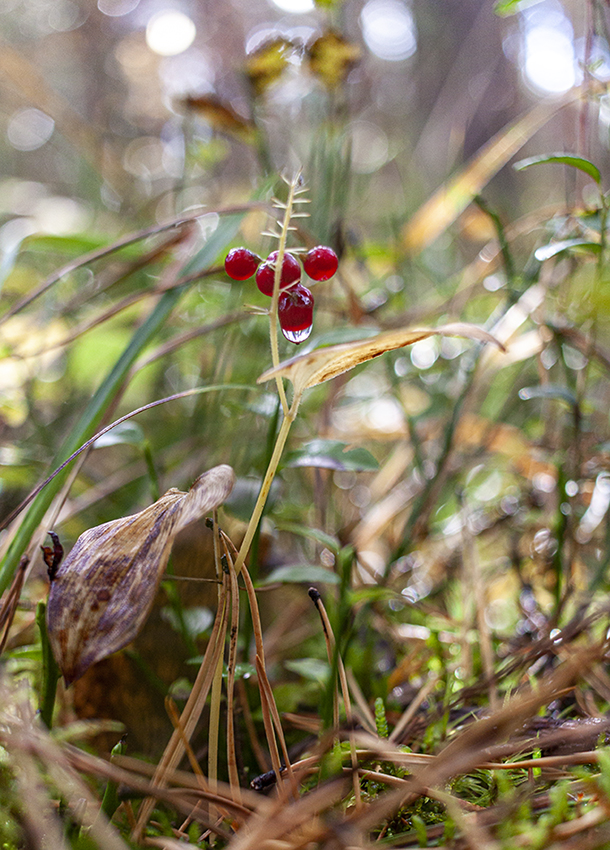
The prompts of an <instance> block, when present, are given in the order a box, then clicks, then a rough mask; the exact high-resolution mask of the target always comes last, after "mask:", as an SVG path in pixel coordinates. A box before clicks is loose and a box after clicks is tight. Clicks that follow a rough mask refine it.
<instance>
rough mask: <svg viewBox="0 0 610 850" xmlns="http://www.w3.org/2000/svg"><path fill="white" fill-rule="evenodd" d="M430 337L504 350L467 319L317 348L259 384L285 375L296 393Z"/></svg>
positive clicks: (265, 375)
mask: <svg viewBox="0 0 610 850" xmlns="http://www.w3.org/2000/svg"><path fill="white" fill-rule="evenodd" d="M430 336H460V337H466V338H467V339H476V340H478V341H480V342H491V343H493V344H494V345H497V346H498V348H499V349H501V350H502V351H504V346H503V345H502V343H501V342H498V340H497V339H496V338H495V337H493V336H492V335H491V334H490V333H487V331H485V330H483V328H480V327H478V326H477V325H470V324H468V323H467V322H454V323H453V324H450V325H443V326H442V327H439V328H401V329H400V330H395V331H386V332H385V333H380V334H378V335H377V336H374V337H372V338H371V337H369V338H368V339H364V340H358V341H357V342H347V343H343V344H341V345H330V346H328V347H327V348H318V349H316V350H314V351H311V352H310V353H309V354H300V355H297V356H296V357H293V358H292V359H291V360H286V361H285V362H284V363H280V365H279V366H277V367H275V368H273V369H268V370H267V371H266V372H264V373H263V374H262V375H261V376H260V377H259V378H258V381H257V383H259V384H261V383H264V382H265V381H270V380H272V379H273V378H277V377H283V378H288V380H289V381H291V382H292V384H293V386H294V388H295V390H296V391H297V392H303V390H305V389H307V388H308V387H315V386H316V385H317V384H323V383H324V381H329V380H330V379H331V378H336V377H337V375H341V374H342V373H343V372H348V371H349V370H350V369H353V368H354V366H358V365H359V364H360V363H366V361H367V360H372V359H373V358H374V357H379V355H380V354H384V353H385V352H386V351H394V350H395V349H397V348H404V347H405V346H406V345H411V344H412V343H414V342H419V340H421V339H427V338H428V337H430Z"/></svg>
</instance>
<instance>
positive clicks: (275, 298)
mask: <svg viewBox="0 0 610 850" xmlns="http://www.w3.org/2000/svg"><path fill="white" fill-rule="evenodd" d="M300 178H301V172H300V171H299V172H298V173H297V174H296V175H295V177H294V179H293V180H291V181H290V184H289V185H290V188H289V190H288V200H287V201H286V206H285V208H284V220H283V221H282V229H281V231H280V244H279V247H278V252H277V260H276V262H275V274H274V277H273V295H272V297H271V311H270V313H269V338H270V342H271V360H272V362H273V365H274V366H279V364H280V352H279V346H278V341H277V325H278V321H277V308H278V303H279V297H280V281H281V279H282V269H283V266H284V254H285V253H286V240H287V239H288V233H289V228H290V219H291V218H292V211H293V207H294V199H295V195H296V192H297V188H298V186H299V180H300ZM275 383H276V384H277V391H278V393H279V396H280V400H281V402H282V410H283V411H284V416H288V400H287V399H286V392H285V390H284V381H283V380H282V378H280V377H276V379H275Z"/></svg>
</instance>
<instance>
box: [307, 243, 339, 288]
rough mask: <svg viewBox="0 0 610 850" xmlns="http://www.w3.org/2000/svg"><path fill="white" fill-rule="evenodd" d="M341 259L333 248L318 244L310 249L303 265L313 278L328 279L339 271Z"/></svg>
mask: <svg viewBox="0 0 610 850" xmlns="http://www.w3.org/2000/svg"><path fill="white" fill-rule="evenodd" d="M338 265H339V260H338V259H337V255H336V254H335V252H334V251H333V249H332V248H329V247H328V246H327V245H318V247H317V248H312V249H311V251H308V252H307V254H306V256H305V259H304V260H303V266H304V267H305V271H306V272H307V274H308V275H309V277H310V278H311V279H312V280H328V279H329V278H331V277H332V276H333V275H334V273H335V272H336V271H337V266H338Z"/></svg>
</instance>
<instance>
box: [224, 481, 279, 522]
mask: <svg viewBox="0 0 610 850" xmlns="http://www.w3.org/2000/svg"><path fill="white" fill-rule="evenodd" d="M261 481H262V479H261V478H257V477H256V476H254V475H252V476H247V477H240V478H237V480H236V481H235V486H234V487H233V491H232V492H231V495H230V496H229V498H228V499H227V500H226V502H225V505H224V506H225V508H226V510H228V511H230V512H231V513H232V514H233V516H235V517H237V519H241V520H243V521H244V522H248V520H249V519H250V517H251V515H252V512H253V510H254V506H255V504H256V500H257V498H258V494H259V491H260V489H261ZM280 486H281V485H280V482H279V481H278V480H277V479H276V480H275V481H274V482H273V484H272V485H271V492H270V493H269V498H268V499H267V506H266V511H270V510H271V508H272V507H273V505H274V504H275V502H276V500H277V497H278V494H279V491H280Z"/></svg>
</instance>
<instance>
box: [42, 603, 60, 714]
mask: <svg viewBox="0 0 610 850" xmlns="http://www.w3.org/2000/svg"><path fill="white" fill-rule="evenodd" d="M46 613H47V606H46V604H45V603H44V602H39V603H38V605H37V606H36V625H37V626H38V630H39V631H40V643H41V647H42V685H41V689H40V719H41V720H42V722H43V723H44V725H45V726H46V727H47V729H50V728H51V726H52V725H53V709H54V707H55V694H56V692H57V682H58V680H59V675H60V674H59V667H58V666H57V662H56V661H55V658H54V657H53V652H52V650H51V644H50V643H49V636H48V633H47V621H46Z"/></svg>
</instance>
